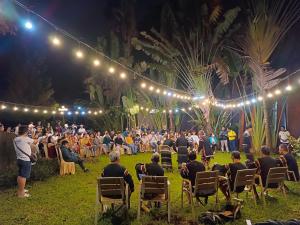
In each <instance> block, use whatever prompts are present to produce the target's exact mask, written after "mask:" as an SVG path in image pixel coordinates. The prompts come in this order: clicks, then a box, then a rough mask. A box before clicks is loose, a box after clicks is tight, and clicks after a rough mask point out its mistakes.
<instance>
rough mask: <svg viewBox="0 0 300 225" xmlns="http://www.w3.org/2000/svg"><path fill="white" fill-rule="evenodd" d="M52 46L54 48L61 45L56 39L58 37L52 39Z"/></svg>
mask: <svg viewBox="0 0 300 225" xmlns="http://www.w3.org/2000/svg"><path fill="white" fill-rule="evenodd" d="M52 44H53V45H55V46H60V44H61V41H60V39H59V38H58V37H55V36H54V37H53V38H52Z"/></svg>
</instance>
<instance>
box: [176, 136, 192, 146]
mask: <svg viewBox="0 0 300 225" xmlns="http://www.w3.org/2000/svg"><path fill="white" fill-rule="evenodd" d="M179 146H186V147H189V142H188V140H187V139H186V138H185V137H181V136H180V137H179V138H177V140H176V147H179Z"/></svg>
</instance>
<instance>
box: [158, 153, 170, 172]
mask: <svg viewBox="0 0 300 225" xmlns="http://www.w3.org/2000/svg"><path fill="white" fill-rule="evenodd" d="M160 158H161V166H162V167H163V168H170V167H172V153H171V151H169V150H162V151H160Z"/></svg>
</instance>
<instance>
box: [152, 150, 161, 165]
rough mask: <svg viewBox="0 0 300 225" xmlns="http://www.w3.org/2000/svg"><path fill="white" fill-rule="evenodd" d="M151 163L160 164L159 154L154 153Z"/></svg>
mask: <svg viewBox="0 0 300 225" xmlns="http://www.w3.org/2000/svg"><path fill="white" fill-rule="evenodd" d="M151 161H152V162H153V163H159V153H157V152H156V153H153V155H152V157H151Z"/></svg>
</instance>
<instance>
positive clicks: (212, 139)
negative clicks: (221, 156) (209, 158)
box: [208, 133, 218, 152]
mask: <svg viewBox="0 0 300 225" xmlns="http://www.w3.org/2000/svg"><path fill="white" fill-rule="evenodd" d="M208 140H209V144H210V147H211V148H212V150H213V151H214V152H215V151H216V147H217V142H218V140H217V137H216V136H215V134H214V133H211V135H210V137H209V139H208Z"/></svg>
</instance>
